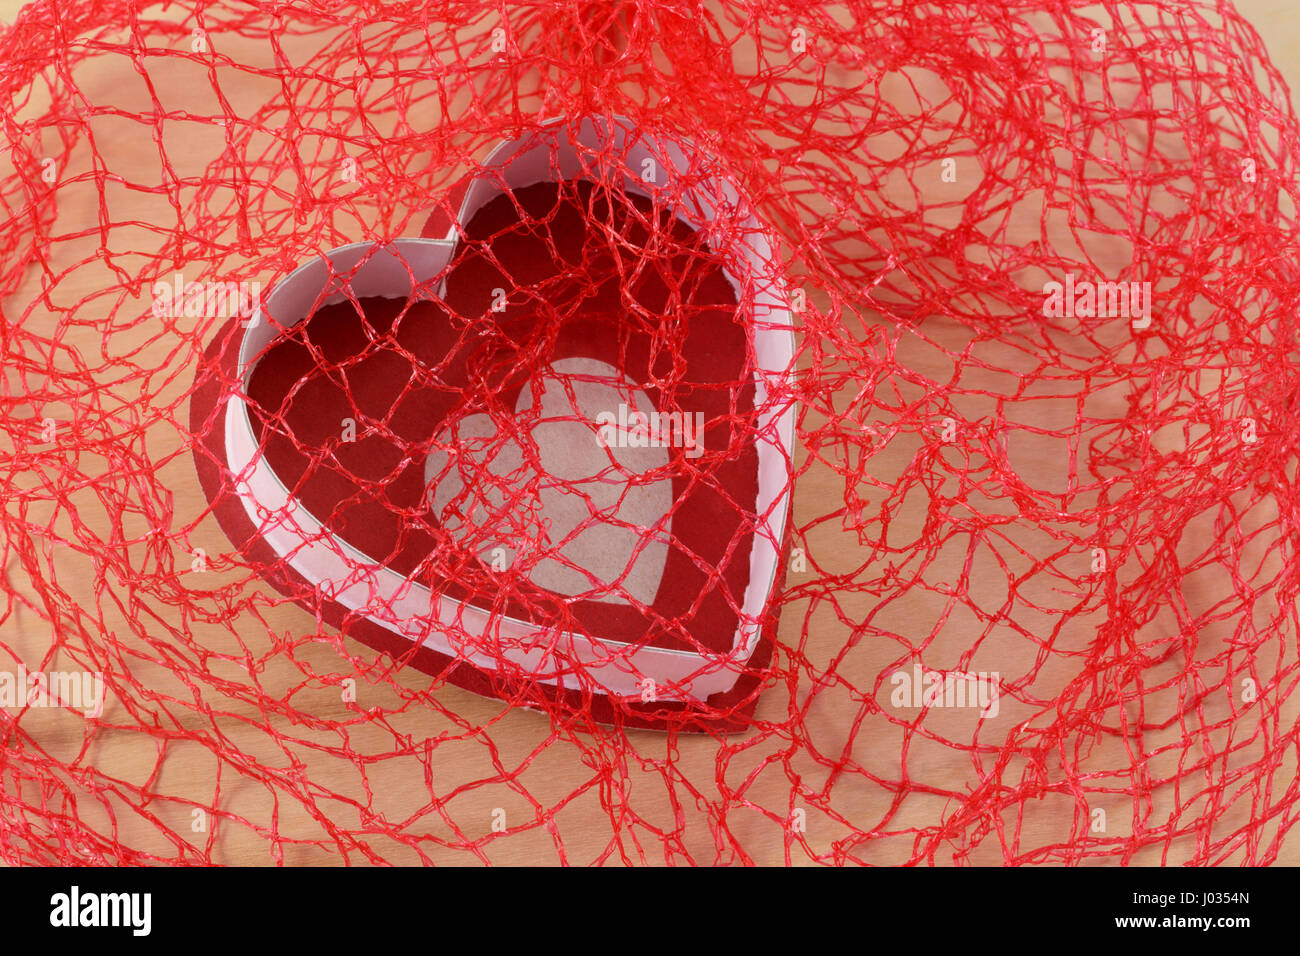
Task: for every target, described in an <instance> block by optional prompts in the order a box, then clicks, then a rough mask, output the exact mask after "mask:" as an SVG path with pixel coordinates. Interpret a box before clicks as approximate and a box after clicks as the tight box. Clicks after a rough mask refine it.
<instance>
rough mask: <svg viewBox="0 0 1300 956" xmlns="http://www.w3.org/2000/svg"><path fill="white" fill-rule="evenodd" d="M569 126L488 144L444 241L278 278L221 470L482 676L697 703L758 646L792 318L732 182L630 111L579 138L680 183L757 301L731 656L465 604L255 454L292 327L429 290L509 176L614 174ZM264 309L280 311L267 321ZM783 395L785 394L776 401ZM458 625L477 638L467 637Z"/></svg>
mask: <svg viewBox="0 0 1300 956" xmlns="http://www.w3.org/2000/svg"><path fill="white" fill-rule="evenodd" d="M562 123H563V121H561V120H553V121H551V122H550V123H547V124H543V125H542V127H541V129H540V130H538V131H537V132H535V133H530V134H527V135H525V136H523V137H521V138H519V139H515V140H510V141H507V142H504V143H502V144H501V145H499V146H498V147H497V148H496V149H495V150H493V152H492V153H491V154H490V155H489V156H488V157H487V159H486V160H485V161H484V163H483V164H482V166H481V168H480V169H479V170H478V171H477V173H476V175H475V179H474V180H472V181H471V183H470V185H469V188H468V189H467V190H466V192H465V197H464V200H463V201H462V203H461V207H460V211H459V216H458V218H457V221H456V222H455V223H453V224H452V226H451V228H450V230H449V231H448V234H447V237H446V238H445V239H395V240H391V241H389V242H387V243H378V242H358V243H352V244H350V245H346V246H341V247H339V248H337V249H333V250H330V251H329V252H327V253H324V254H322V256H321V257H320V258H317V259H313V260H311V261H310V262H307V263H305V264H304V265H302V266H299V267H298V268H296V269H295V270H293V271H292V272H290V273H289V274H288V275H286V276H285V277H284V278H283V279H282V280H280V281H279V282H278V283H276V284H275V286H274V287H273V288H272V289H271V291H270V293H269V295H268V296H267V297H266V300H265V303H264V305H263V307H262V308H259V309H258V310H257V311H256V312H255V313H254V314H253V316H252V318H251V320H250V321H249V323H248V326H247V329H246V331H245V333H244V336H243V340H242V342H241V343H240V349H239V368H238V381H239V384H240V390H239V392H237V393H235V394H233V395H231V396H230V399H229V401H230V404H231V408H230V413H229V414H227V415H226V423H225V439H226V456H227V465H228V467H229V468H230V472H231V474H232V475H233V476H234V488H235V490H236V492H237V493H238V495H239V497H240V500H241V501H242V503H243V506H244V509H245V511H246V512H247V513H248V516H249V518H250V519H251V520H252V521H253V524H254V526H255V527H258V528H259V533H260V534H261V536H262V538H263V539H264V540H265V541H266V542H267V544H269V545H270V546H271V548H272V549H273V550H274V551H275V553H276V554H277V555H279V556H280V557H281V558H283V559H284V560H285V561H287V562H288V564H289V565H290V566H291V567H292V568H293V569H294V570H295V571H297V572H298V574H300V575H301V576H302V577H303V578H305V579H306V580H307V581H308V582H310V583H311V584H312V585H314V586H315V587H317V588H318V589H319V592H320V593H321V595H322V596H324V597H326V598H328V599H329V600H332V601H334V602H336V603H338V604H340V605H342V606H344V607H346V608H348V609H349V610H352V611H358V612H360V613H362V614H363V615H364V616H365V617H367V618H368V619H369V620H371V621H373V622H375V623H377V624H379V625H381V626H382V627H384V628H386V629H388V630H390V631H392V632H394V633H396V634H399V635H401V636H403V637H405V638H407V639H408V640H410V641H412V642H414V643H417V644H421V645H424V646H427V647H430V648H432V649H433V650H435V651H438V652H439V653H441V654H444V655H447V656H449V657H453V658H456V659H459V660H465V661H468V662H470V663H472V664H474V665H475V666H476V667H478V668H480V669H483V670H488V671H494V670H497V669H499V667H500V666H501V660H502V659H503V658H504V659H505V660H506V661H508V662H509V663H510V665H512V666H513V667H515V668H519V669H521V670H523V671H525V672H527V673H529V674H530V675H531V676H532V677H533V678H534V679H536V680H538V681H540V682H542V683H546V684H553V685H557V686H558V687H561V688H564V689H566V690H569V689H580V688H582V687H583V686H587V687H590V686H591V685H593V684H594V685H596V687H598V688H599V689H600V691H601V692H603V693H604V694H606V695H610V696H618V697H628V698H637V699H639V698H640V697H641V695H642V692H643V689H644V688H643V686H642V684H643V681H644V680H645V679H647V678H649V679H650V680H653V681H654V682H655V688H656V699H657V700H660V701H676V702H703V701H705V700H707V698H709V697H711V696H713V695H715V694H719V693H724V692H726V691H728V690H730V689H731V688H732V687H734V686H735V683H736V681H737V680H738V679H739V678H740V675H741V672H742V669H743V666H744V664H745V662H747V661H748V660H749V658H750V657H751V656H752V655H753V653H754V650H755V649H756V647H757V646H758V641H759V639H760V630H761V626H762V620H763V616H764V614H765V612H766V610H767V607H768V602H769V600H770V599H771V597H772V590H773V586H774V584H775V580H776V572H777V567H778V562H779V560H780V556H781V551H782V545H783V542H784V535H785V524H786V520H787V515H788V511H789V505H790V491H791V475H792V471H793V457H792V455H793V453H792V449H793V447H794V402H793V399H792V398H790V397H789V396H790V390H789V389H788V388H787V387H786V386H787V384H788V382H789V377H790V375H791V374H792V371H793V368H792V367H793V360H794V326H793V322H792V315H791V311H790V308H789V298H788V295H787V291H786V288H785V285H784V283H783V282H782V281H781V279H780V278H779V272H778V270H777V268H776V266H775V255H774V252H773V246H772V243H771V241H770V240H769V238H768V236H767V234H766V233H765V232H764V230H763V228H762V227H761V225H760V224H759V222H758V221H757V219H756V218H755V217H754V216H753V214H752V213H751V212H750V211H749V206H748V204H747V203H745V202H744V201H743V200H742V199H741V197H740V193H739V191H738V190H737V189H736V187H735V186H734V185H733V184H731V183H730V182H728V181H726V180H723V179H719V178H717V177H716V176H715V175H712V174H708V173H704V172H702V171H701V166H703V165H705V164H704V163H702V162H701V160H703V157H702V155H701V154H700V153H699V152H698V151H695V150H694V149H693V148H692V147H690V146H689V144H686V143H683V142H681V141H676V142H674V141H666V140H663V139H660V138H658V137H652V136H647V135H645V134H640V133H637V132H636V131H635V130H634V129H633V128H632V126H631V124H630V123H629V122H628V121H626V120H624V119H623V118H621V117H617V118H615V120H614V121H613V122H607V121H605V120H603V119H599V118H595V117H588V118H585V119H584V120H583V121H582V123H581V126H580V129H579V132H578V135H577V137H576V139H577V143H578V144H579V145H581V146H583V147H585V148H587V149H588V150H592V151H594V152H595V154H596V156H597V157H602V156H604V155H606V152H605V151H606V150H607V149H608V148H610V147H611V146H612V151H613V155H614V156H616V157H622V159H621V161H620V166H619V168H620V171H621V174H622V177H623V182H624V188H625V189H626V190H627V191H628V192H633V193H636V194H638V195H641V196H643V197H646V198H651V199H653V198H654V196H655V194H656V193H661V194H662V193H664V192H665V191H666V190H667V189H671V188H674V187H676V189H677V190H679V191H678V192H675V193H670V195H671V196H674V197H676V198H677V199H678V201H676V202H673V203H672V204H671V206H670V207H669V208H673V209H674V210H675V212H676V214H677V215H678V216H679V217H680V218H682V219H683V220H684V221H686V222H687V223H688V224H689V225H691V226H692V227H693V228H695V229H696V230H698V231H702V232H703V233H704V235H705V238H706V239H707V240H708V241H709V245H710V247H711V248H713V249H714V250H715V251H721V253H722V255H723V257H724V260H725V262H726V267H725V270H724V271H725V275H726V277H727V280H728V281H729V282H730V283H731V285H732V287H733V289H734V290H735V291H736V295H737V301H738V302H739V303H741V304H742V306H743V304H744V303H746V302H752V315H751V316H750V317H749V321H748V324H749V327H750V328H751V329H752V330H753V335H752V342H753V347H754V354H755V359H756V368H755V376H754V384H755V409H756V412H757V415H758V429H757V436H758V437H757V439H756V440H757V445H758V501H757V504H758V507H757V509H756V514H757V515H758V516H759V517H758V523H757V525H756V527H755V531H754V535H753V546H752V548H751V553H750V577H749V584H748V585H747V586H746V589H745V599H744V603H743V606H742V613H741V614H740V615H739V617H740V624H739V626H738V627H737V629H736V634H735V637H734V639H733V642H732V647H731V649H730V650H729V651H727V652H725V653H721V654H711V653H697V652H693V651H683V650H672V649H667V648H659V647H649V646H645V645H638V644H626V643H623V642H620V641H612V640H602V639H599V638H595V637H591V636H589V635H585V634H578V633H573V632H570V631H562V630H560V629H558V628H555V627H545V626H542V625H538V624H535V623H532V622H529V621H524V620H518V619H515V618H511V617H508V616H505V615H502V614H500V613H493V612H490V611H486V610H483V609H481V608H478V607H475V606H474V605H472V604H469V603H466V602H461V601H457V600H455V599H452V598H449V597H447V596H446V595H444V594H440V593H438V592H436V591H434V590H433V589H431V588H429V587H427V586H425V585H422V584H419V583H417V582H415V581H412V580H410V579H409V578H407V577H405V576H404V575H401V574H399V573H397V572H396V571H392V570H390V569H388V568H386V567H383V566H382V565H377V564H376V563H375V562H374V560H373V559H372V558H370V557H369V556H367V555H365V554H363V553H362V552H361V551H359V550H357V549H356V548H355V547H353V546H352V545H350V544H348V543H347V542H346V541H344V540H342V539H341V538H339V537H338V536H337V535H335V534H333V533H332V532H330V531H329V530H327V529H326V528H325V527H324V525H323V524H322V523H321V522H320V521H319V520H318V519H317V518H316V516H315V515H313V514H311V513H310V512H309V511H308V510H307V509H306V508H305V507H304V506H303V505H302V504H301V503H300V502H298V501H297V500H296V499H294V498H293V496H292V495H291V494H290V492H289V490H288V489H287V488H286V487H285V485H284V484H283V483H282V482H281V481H280V478H279V476H278V475H277V474H276V473H275V471H274V469H272V467H271V466H270V464H269V463H268V462H267V461H266V459H265V456H264V455H263V454H262V453H261V449H260V447H259V446H258V443H257V441H256V438H255V435H254V432H253V426H252V422H251V420H250V418H249V410H248V403H247V396H248V383H249V377H250V375H251V373H252V370H253V367H254V366H255V365H256V362H257V360H258V359H259V358H260V357H261V355H262V353H263V351H264V350H265V349H266V347H267V346H268V345H270V343H271V342H273V341H274V340H275V339H276V338H277V336H279V334H280V333H281V332H282V331H283V330H285V329H288V328H291V327H293V326H295V325H297V324H298V323H299V322H302V321H304V320H306V319H307V318H309V317H310V316H311V315H312V314H313V313H315V312H316V311H317V310H318V309H320V308H322V307H323V306H326V305H330V304H333V303H337V302H342V301H345V300H346V299H347V298H348V295H347V293H346V291H345V290H347V289H350V290H351V293H352V295H353V296H355V297H356V298H358V299H360V298H366V297H372V296H380V297H387V298H409V297H410V296H411V295H412V293H413V292H415V293H416V294H417V295H419V293H420V292H421V291H422V290H426V295H425V297H429V296H428V295H427V290H428V284H429V280H431V279H432V278H433V277H435V276H437V275H438V274H439V273H440V272H442V271H443V269H444V267H445V266H446V265H447V263H448V262H449V261H450V259H451V256H452V254H453V253H454V251H455V249H456V244H457V239H458V236H457V229H458V226H459V224H462V223H468V222H469V221H470V219H471V218H472V217H473V215H474V213H476V212H477V211H478V210H479V209H480V208H482V207H483V206H484V205H485V204H486V203H487V202H488V201H489V200H491V199H492V198H494V197H495V196H497V195H499V194H501V193H502V192H503V191H504V190H503V188H502V186H503V185H504V186H505V187H507V188H509V189H511V190H514V189H519V188H522V187H524V186H528V185H533V184H535V183H539V182H554V181H558V180H565V179H573V178H579V177H583V178H589V179H593V180H594V181H597V182H599V181H604V180H603V179H599V178H595V177H593V176H592V175H591V174H592V172H593V171H592V170H591V169H589V168H588V167H587V166H586V165H585V164H584V160H585V159H587V158H588V157H586V156H584V155H583V154H580V153H579V152H578V151H577V150H576V149H575V146H574V143H573V142H572V141H570V139H569V138H568V136H567V135H566V130H565V127H564V126H563V125H562ZM611 140H612V141H611ZM629 140H631V142H630V143H629ZM647 159H649V160H651V161H653V162H655V163H658V164H659V168H661V169H663V170H665V171H666V172H667V173H668V174H669V182H668V183H667V184H665V186H663V187H660V186H658V184H657V183H647V182H643V181H642V178H641V175H640V172H641V170H642V169H643V168H645V167H644V166H643V165H642V164H643V162H644V161H645V160H647ZM692 160H695V162H692ZM735 265H740V266H741V267H742V268H740V269H735V268H733V266H735ZM737 272H739V273H740V276H741V277H742V278H745V279H747V280H749V281H748V282H747V283H746V285H748V288H749V290H750V292H751V295H749V296H747V295H746V294H745V292H746V289H745V286H744V285H742V283H741V282H740V281H739V280H738V279H737V276H736V273H737ZM444 284H445V277H444V279H443V283H440V284H439V287H438V288H437V289H436V290H435V291H434V292H433V296H435V297H436V298H437V299H439V300H441V299H442V297H443V294H444V291H445V289H444V288H443V285H444ZM268 312H269V313H271V314H273V315H275V316H277V317H278V318H277V320H274V321H273V320H272V319H271V318H269V316H268V315H267V313H268ZM286 319H288V320H290V321H285V320H286ZM773 386H775V389H774V388H773ZM773 390H775V391H776V397H773V395H772V392H773ZM777 402H781V403H782V405H781V406H780V407H777V404H776V403H777ZM435 621H436V622H438V623H439V624H441V625H443V626H442V627H439V626H437V625H435V624H434V623H433V622H435ZM457 630H459V631H462V632H464V633H465V634H466V635H467V639H465V640H461V639H457V638H456V637H455V635H456V632H457Z"/></svg>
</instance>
